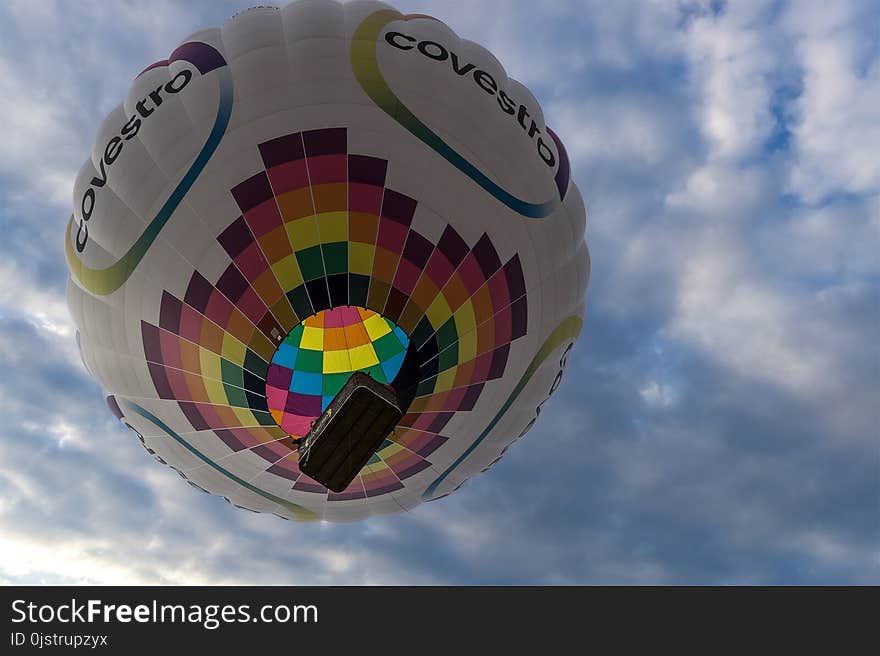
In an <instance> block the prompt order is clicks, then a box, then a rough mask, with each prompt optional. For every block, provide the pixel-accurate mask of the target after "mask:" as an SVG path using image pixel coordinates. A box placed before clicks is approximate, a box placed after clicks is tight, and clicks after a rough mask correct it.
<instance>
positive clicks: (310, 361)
mask: <svg viewBox="0 0 880 656" xmlns="http://www.w3.org/2000/svg"><path fill="white" fill-rule="evenodd" d="M323 364H324V354H323V353H322V352H321V351H312V350H310V349H304V348H301V349H300V350H299V352H298V353H297V354H296V368H297V370H299V371H307V372H311V373H316V374H320V373H322V371H323Z"/></svg>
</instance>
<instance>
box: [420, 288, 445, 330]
mask: <svg viewBox="0 0 880 656" xmlns="http://www.w3.org/2000/svg"><path fill="white" fill-rule="evenodd" d="M425 314H426V315H427V317H428V321H430V322H431V326H432V327H433V328H434V330H437V329H438V328H440V326H442V325H443V324H444V323H445V322H446V321H447V320H448V319H449V317H451V316H452V309H451V308H450V307H449V303H447V302H446V298H445V297H444V296H443V294H439V295H438V296H437V297H436V298H435V299H434V302H433V303H431V307H429V308H428V311H427V312H425Z"/></svg>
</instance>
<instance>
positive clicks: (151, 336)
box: [141, 321, 162, 362]
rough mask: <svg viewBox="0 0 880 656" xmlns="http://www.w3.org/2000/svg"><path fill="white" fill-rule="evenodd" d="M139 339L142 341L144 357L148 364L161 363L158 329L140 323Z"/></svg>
mask: <svg viewBox="0 0 880 656" xmlns="http://www.w3.org/2000/svg"><path fill="white" fill-rule="evenodd" d="M141 338H142V339H143V341H144V357H146V358H147V360H149V361H150V362H162V345H161V343H160V342H159V329H158V328H156V326H154V325H153V324H151V323H147V322H146V321H141Z"/></svg>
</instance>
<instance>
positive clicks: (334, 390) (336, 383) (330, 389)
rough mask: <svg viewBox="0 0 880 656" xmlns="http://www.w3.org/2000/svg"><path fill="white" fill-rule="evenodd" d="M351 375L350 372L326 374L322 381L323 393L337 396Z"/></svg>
mask: <svg viewBox="0 0 880 656" xmlns="http://www.w3.org/2000/svg"><path fill="white" fill-rule="evenodd" d="M350 377H351V374H350V373H341V374H324V378H323V380H322V381H321V387H322V390H321V393H322V394H323V395H324V396H336V395H337V394H338V393H339V390H341V389H342V386H343V385H345V382H346V381H347V380H348V379H349V378H350Z"/></svg>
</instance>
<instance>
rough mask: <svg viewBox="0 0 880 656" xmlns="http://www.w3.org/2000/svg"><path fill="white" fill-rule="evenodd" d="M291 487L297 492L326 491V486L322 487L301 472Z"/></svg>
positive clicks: (321, 492) (320, 492) (319, 492)
mask: <svg viewBox="0 0 880 656" xmlns="http://www.w3.org/2000/svg"><path fill="white" fill-rule="evenodd" d="M293 489H294V490H296V491H298V492H317V493H318V494H324V493H325V492H327V488H326V487H324V486H323V485H321V484H320V483H316V482H315V481H313V480H312V479H311V478H309V477H308V476H306V475H305V474H302V475H301V476H300V477H299V478H297V479H296V483H295V484H294V486H293Z"/></svg>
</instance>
